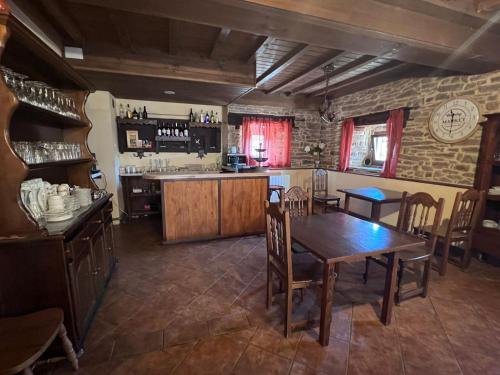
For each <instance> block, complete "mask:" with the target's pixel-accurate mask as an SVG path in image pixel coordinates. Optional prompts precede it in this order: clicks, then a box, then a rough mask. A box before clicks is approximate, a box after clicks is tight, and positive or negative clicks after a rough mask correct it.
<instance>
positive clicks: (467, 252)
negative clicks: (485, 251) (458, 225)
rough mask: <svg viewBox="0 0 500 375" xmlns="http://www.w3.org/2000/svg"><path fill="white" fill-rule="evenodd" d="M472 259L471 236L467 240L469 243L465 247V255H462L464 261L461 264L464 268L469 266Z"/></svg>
mask: <svg viewBox="0 0 500 375" xmlns="http://www.w3.org/2000/svg"><path fill="white" fill-rule="evenodd" d="M471 259H472V239H471V238H469V239H468V240H467V245H466V246H465V247H464V255H463V257H462V263H461V264H460V267H461V268H462V270H465V269H466V268H469V266H470V261H471Z"/></svg>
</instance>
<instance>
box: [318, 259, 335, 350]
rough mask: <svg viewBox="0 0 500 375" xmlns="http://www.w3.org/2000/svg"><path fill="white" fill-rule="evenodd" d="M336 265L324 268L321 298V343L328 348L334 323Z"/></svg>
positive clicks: (326, 265) (327, 265)
mask: <svg viewBox="0 0 500 375" xmlns="http://www.w3.org/2000/svg"><path fill="white" fill-rule="evenodd" d="M334 268H335V265H334V264H327V263H325V264H324V266H323V290H322V297H321V318H320V327H319V343H320V345H322V346H328V343H329V342H330V325H331V323H332V305H333V293H334V291H333V288H334V286H335V277H334Z"/></svg>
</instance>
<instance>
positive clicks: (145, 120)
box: [116, 117, 158, 126]
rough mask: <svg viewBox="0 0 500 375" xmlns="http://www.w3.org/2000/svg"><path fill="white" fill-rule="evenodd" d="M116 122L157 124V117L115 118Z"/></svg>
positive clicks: (122, 123) (121, 123) (123, 123)
mask: <svg viewBox="0 0 500 375" xmlns="http://www.w3.org/2000/svg"><path fill="white" fill-rule="evenodd" d="M116 123H117V124H120V125H130V124H134V125H153V126H156V125H158V120H157V119H149V118H147V119H135V118H119V117H118V118H117V119H116Z"/></svg>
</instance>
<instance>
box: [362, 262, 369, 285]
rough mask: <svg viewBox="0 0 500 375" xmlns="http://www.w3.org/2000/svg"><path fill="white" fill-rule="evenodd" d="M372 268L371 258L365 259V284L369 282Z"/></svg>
mask: <svg viewBox="0 0 500 375" xmlns="http://www.w3.org/2000/svg"><path fill="white" fill-rule="evenodd" d="M369 268H370V258H369V257H366V259H365V273H364V274H363V283H364V284H366V283H367V282H368V269H369Z"/></svg>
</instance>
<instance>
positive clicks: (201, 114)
mask: <svg viewBox="0 0 500 375" xmlns="http://www.w3.org/2000/svg"><path fill="white" fill-rule="evenodd" d="M196 122H205V115H204V114H203V109H202V110H200V120H199V121H196Z"/></svg>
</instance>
